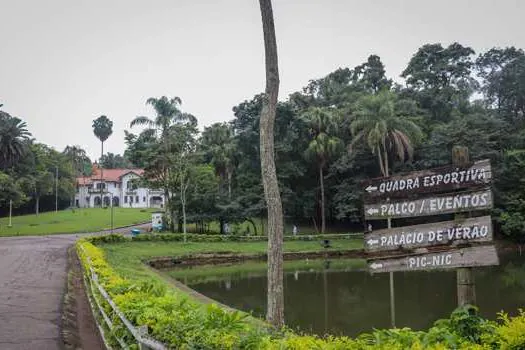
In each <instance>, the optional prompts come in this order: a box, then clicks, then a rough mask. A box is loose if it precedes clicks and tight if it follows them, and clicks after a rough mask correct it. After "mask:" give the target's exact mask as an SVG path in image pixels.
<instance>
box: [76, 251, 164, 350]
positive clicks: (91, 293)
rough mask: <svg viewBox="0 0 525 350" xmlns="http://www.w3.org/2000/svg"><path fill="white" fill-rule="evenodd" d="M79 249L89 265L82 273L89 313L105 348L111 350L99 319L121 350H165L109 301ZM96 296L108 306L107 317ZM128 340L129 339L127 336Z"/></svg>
mask: <svg viewBox="0 0 525 350" xmlns="http://www.w3.org/2000/svg"><path fill="white" fill-rule="evenodd" d="M80 249H81V250H82V254H83V255H84V256H85V257H86V260H87V262H88V265H89V273H84V284H85V286H86V292H87V294H88V300H89V303H90V306H91V311H92V312H93V316H94V318H95V322H96V323H97V327H98V329H99V331H100V335H101V336H102V339H103V340H104V344H105V345H106V348H107V349H113V348H112V347H111V346H110V344H109V343H108V339H109V337H108V335H107V334H106V332H105V331H104V325H102V324H101V323H100V319H101V318H102V320H103V321H104V324H105V326H106V327H107V329H109V332H111V337H112V338H114V339H115V340H116V341H117V342H118V344H119V345H120V348H121V349H129V348H130V346H131V345H138V347H139V349H141V350H146V349H152V350H167V349H168V346H166V345H164V344H163V343H161V342H159V341H158V340H155V339H153V338H152V337H150V336H148V328H147V326H140V327H135V326H133V325H132V324H131V322H130V321H129V320H128V319H127V318H126V317H125V316H124V314H123V313H122V312H121V311H120V310H119V309H118V307H117V305H116V304H115V302H114V301H113V300H111V298H110V296H109V294H108V293H107V292H106V290H105V289H104V287H102V286H101V285H100V283H99V282H98V275H97V274H96V273H95V271H94V270H93V268H92V267H91V259H90V258H89V256H88V255H87V254H86V251H85V250H84V248H83V247H82V246H80ZM97 295H98V296H100V297H101V298H102V299H103V300H104V301H105V302H106V303H107V304H108V305H109V306H110V309H111V311H110V312H109V315H108V313H107V312H106V311H105V310H104V307H103V306H102V305H101V302H100V300H99V299H98V298H97ZM119 323H121V324H119ZM122 326H124V327H122ZM123 328H125V329H123ZM122 331H124V333H125V334H124V335H126V333H129V334H131V336H132V338H133V340H132V344H129V340H128V341H126V339H125V336H123V335H122V333H123V332H122ZM119 334H121V335H119ZM128 338H130V337H129V336H128Z"/></svg>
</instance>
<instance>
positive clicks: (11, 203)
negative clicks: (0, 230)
mask: <svg viewBox="0 0 525 350" xmlns="http://www.w3.org/2000/svg"><path fill="white" fill-rule="evenodd" d="M12 215H13V200H12V199H10V200H9V225H7V227H13V224H12V223H11V216H12Z"/></svg>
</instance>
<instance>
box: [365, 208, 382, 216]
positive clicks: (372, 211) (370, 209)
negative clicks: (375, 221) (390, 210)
mask: <svg viewBox="0 0 525 350" xmlns="http://www.w3.org/2000/svg"><path fill="white" fill-rule="evenodd" d="M366 212H367V213H368V215H374V214H377V213H379V209H377V208H368V210H367V211H366Z"/></svg>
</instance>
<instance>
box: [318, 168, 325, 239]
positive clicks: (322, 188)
mask: <svg viewBox="0 0 525 350" xmlns="http://www.w3.org/2000/svg"><path fill="white" fill-rule="evenodd" d="M323 177H324V176H323V166H322V165H320V166H319V184H320V185H321V234H323V235H324V232H325V230H326V222H325V220H326V218H325V213H324V179H323Z"/></svg>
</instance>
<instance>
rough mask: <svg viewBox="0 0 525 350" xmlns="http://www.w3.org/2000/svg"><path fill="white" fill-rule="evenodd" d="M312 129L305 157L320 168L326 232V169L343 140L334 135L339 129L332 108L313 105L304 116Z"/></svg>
mask: <svg viewBox="0 0 525 350" xmlns="http://www.w3.org/2000/svg"><path fill="white" fill-rule="evenodd" d="M302 119H303V120H304V121H305V122H306V124H307V126H308V128H309V129H310V135H311V136H312V139H311V140H310V143H309V144H308V148H307V149H306V151H305V157H306V158H307V159H309V160H313V161H315V162H316V163H317V167H318V169H319V185H320V188H321V233H322V234H324V233H325V229H326V218H325V193H324V169H325V168H326V166H327V165H328V162H329V161H330V159H331V158H333V157H334V156H336V155H337V154H338V153H339V151H340V150H341V149H342V145H343V143H342V141H341V140H340V139H339V138H338V137H336V136H334V134H335V133H336V130H337V123H336V120H335V116H334V114H333V112H332V110H331V109H329V108H325V107H312V108H310V109H308V110H307V111H306V112H305V113H304V114H303V116H302Z"/></svg>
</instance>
